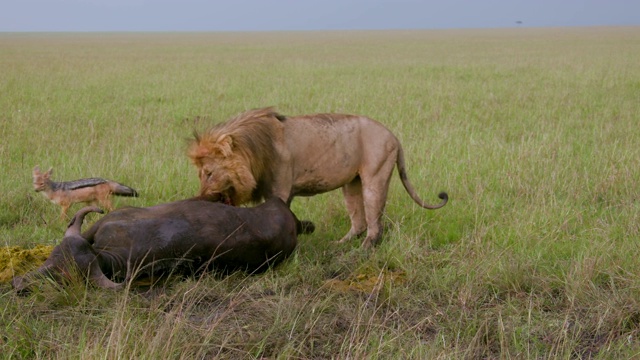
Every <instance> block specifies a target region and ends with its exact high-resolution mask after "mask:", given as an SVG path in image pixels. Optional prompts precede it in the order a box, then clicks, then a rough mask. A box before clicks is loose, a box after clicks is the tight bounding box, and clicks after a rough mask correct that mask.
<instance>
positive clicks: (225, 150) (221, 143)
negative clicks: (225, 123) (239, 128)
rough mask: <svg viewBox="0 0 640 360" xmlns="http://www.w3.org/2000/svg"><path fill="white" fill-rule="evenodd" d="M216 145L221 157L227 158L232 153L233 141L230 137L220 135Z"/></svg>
mask: <svg viewBox="0 0 640 360" xmlns="http://www.w3.org/2000/svg"><path fill="white" fill-rule="evenodd" d="M216 144H217V145H218V147H219V148H220V151H221V152H222V156H224V157H228V156H229V155H231V154H232V153H233V150H232V145H233V139H232V138H231V136H229V135H227V134H224V135H221V136H220V137H219V138H218V140H217V141H216Z"/></svg>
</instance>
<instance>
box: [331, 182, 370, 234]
mask: <svg viewBox="0 0 640 360" xmlns="http://www.w3.org/2000/svg"><path fill="white" fill-rule="evenodd" d="M342 193H343V194H344V201H345V203H346V206H347V211H348V212H349V218H350V219H351V229H349V232H348V233H347V234H346V235H345V236H343V237H342V239H340V240H338V242H339V243H344V242H347V241H349V240H351V239H353V238H356V237H358V236H360V235H362V234H363V233H364V232H365V230H367V221H366V218H365V211H364V201H363V197H362V181H361V180H360V177H356V178H355V179H353V180H352V181H351V182H350V183H348V184H346V185H344V186H343V187H342Z"/></svg>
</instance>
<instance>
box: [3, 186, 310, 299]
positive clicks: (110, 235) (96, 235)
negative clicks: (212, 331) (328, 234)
mask: <svg viewBox="0 0 640 360" xmlns="http://www.w3.org/2000/svg"><path fill="white" fill-rule="evenodd" d="M93 211H95V212H101V210H100V209H99V208H97V207H91V206H90V207H85V208H83V209H81V210H79V211H78V213H76V215H75V216H74V218H73V219H72V220H71V223H70V224H69V227H68V229H67V231H66V233H65V236H64V238H63V240H62V241H61V243H60V244H59V245H58V246H56V247H55V248H54V249H53V251H52V253H51V255H50V256H49V258H48V259H47V260H46V261H45V263H44V264H43V265H42V266H41V267H39V268H38V269H37V270H35V271H33V272H31V273H29V274H27V275H25V276H24V277H15V278H14V279H13V281H12V284H13V286H14V288H15V289H16V290H17V291H19V292H20V291H23V290H25V289H28V287H29V285H30V283H32V280H33V279H34V278H35V277H37V276H38V275H40V276H42V275H45V276H50V277H52V278H54V279H56V280H57V281H60V280H61V279H63V278H64V277H65V276H68V274H69V273H70V271H69V270H71V269H72V267H74V266H75V267H76V268H77V269H78V270H79V271H80V273H83V274H86V275H87V276H88V279H89V280H90V281H91V282H92V283H94V284H95V285H97V286H99V287H103V288H111V289H119V288H122V287H123V286H124V283H123V282H120V283H117V282H114V280H116V281H118V280H125V281H127V280H130V279H131V278H133V277H138V276H148V275H155V274H163V273H168V272H171V273H194V272H197V271H201V270H203V269H207V268H216V269H224V270H246V271H250V272H260V271H263V270H266V268H268V267H269V266H272V265H275V264H277V263H279V262H280V261H282V260H283V259H285V258H286V257H287V256H289V255H290V254H291V253H292V252H293V250H294V249H295V247H296V244H297V234H298V233H299V232H300V231H302V225H301V224H300V222H299V221H298V219H297V218H296V217H295V215H293V213H292V212H291V211H290V210H289V207H288V206H287V205H286V204H285V203H284V202H283V201H282V200H280V199H278V198H273V199H270V200H268V201H266V202H265V203H263V204H261V205H259V206H257V207H254V208H239V207H233V206H230V205H226V204H223V203H220V202H216V201H211V199H203V198H194V199H188V200H182V201H176V202H172V203H167V204H161V205H157V206H152V207H147V208H135V207H129V208H122V209H118V210H116V211H113V212H111V213H109V214H107V215H105V216H104V217H103V218H101V219H100V220H98V221H97V222H96V223H95V224H94V225H93V226H92V227H91V228H90V229H89V230H87V231H86V232H84V233H82V234H81V233H80V228H81V226H82V222H83V220H84V217H85V215H86V214H88V213H90V212H93ZM311 231H312V229H311Z"/></svg>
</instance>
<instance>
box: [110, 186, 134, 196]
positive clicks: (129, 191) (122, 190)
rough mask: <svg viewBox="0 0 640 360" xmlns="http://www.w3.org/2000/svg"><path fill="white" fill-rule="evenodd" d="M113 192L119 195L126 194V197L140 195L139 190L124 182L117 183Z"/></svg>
mask: <svg viewBox="0 0 640 360" xmlns="http://www.w3.org/2000/svg"><path fill="white" fill-rule="evenodd" d="M113 194H114V195H118V196H126V197H138V196H139V195H138V192H137V191H136V190H135V189H133V188H130V187H128V186H126V185H122V184H118V185H116V188H115V189H114V190H113Z"/></svg>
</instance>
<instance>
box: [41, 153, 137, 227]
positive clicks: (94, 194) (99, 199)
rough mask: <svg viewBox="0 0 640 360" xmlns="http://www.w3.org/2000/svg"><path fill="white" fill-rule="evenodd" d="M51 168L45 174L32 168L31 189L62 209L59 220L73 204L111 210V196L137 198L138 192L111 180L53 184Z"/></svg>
mask: <svg viewBox="0 0 640 360" xmlns="http://www.w3.org/2000/svg"><path fill="white" fill-rule="evenodd" d="M52 173H53V168H50V169H49V170H47V171H45V172H41V171H40V167H38V166H37V165H36V167H34V168H33V189H34V190H35V191H36V192H42V194H43V195H44V196H46V197H47V198H48V199H49V200H51V202H53V203H54V204H58V205H60V206H61V207H62V213H61V214H60V218H62V219H64V218H66V216H67V210H69V207H70V206H71V205H72V204H75V203H80V202H84V203H88V204H94V205H95V204H96V203H98V204H100V205H101V206H102V207H104V208H106V209H107V210H109V211H111V210H113V205H112V204H111V195H112V194H113V195H119V196H132V197H137V196H138V192H137V191H135V190H134V189H132V188H130V187H128V186H126V185H122V184H120V183H118V182H115V181H112V180H106V179H101V178H87V179H80V180H74V181H61V182H55V181H53V180H51V174H52Z"/></svg>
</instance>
